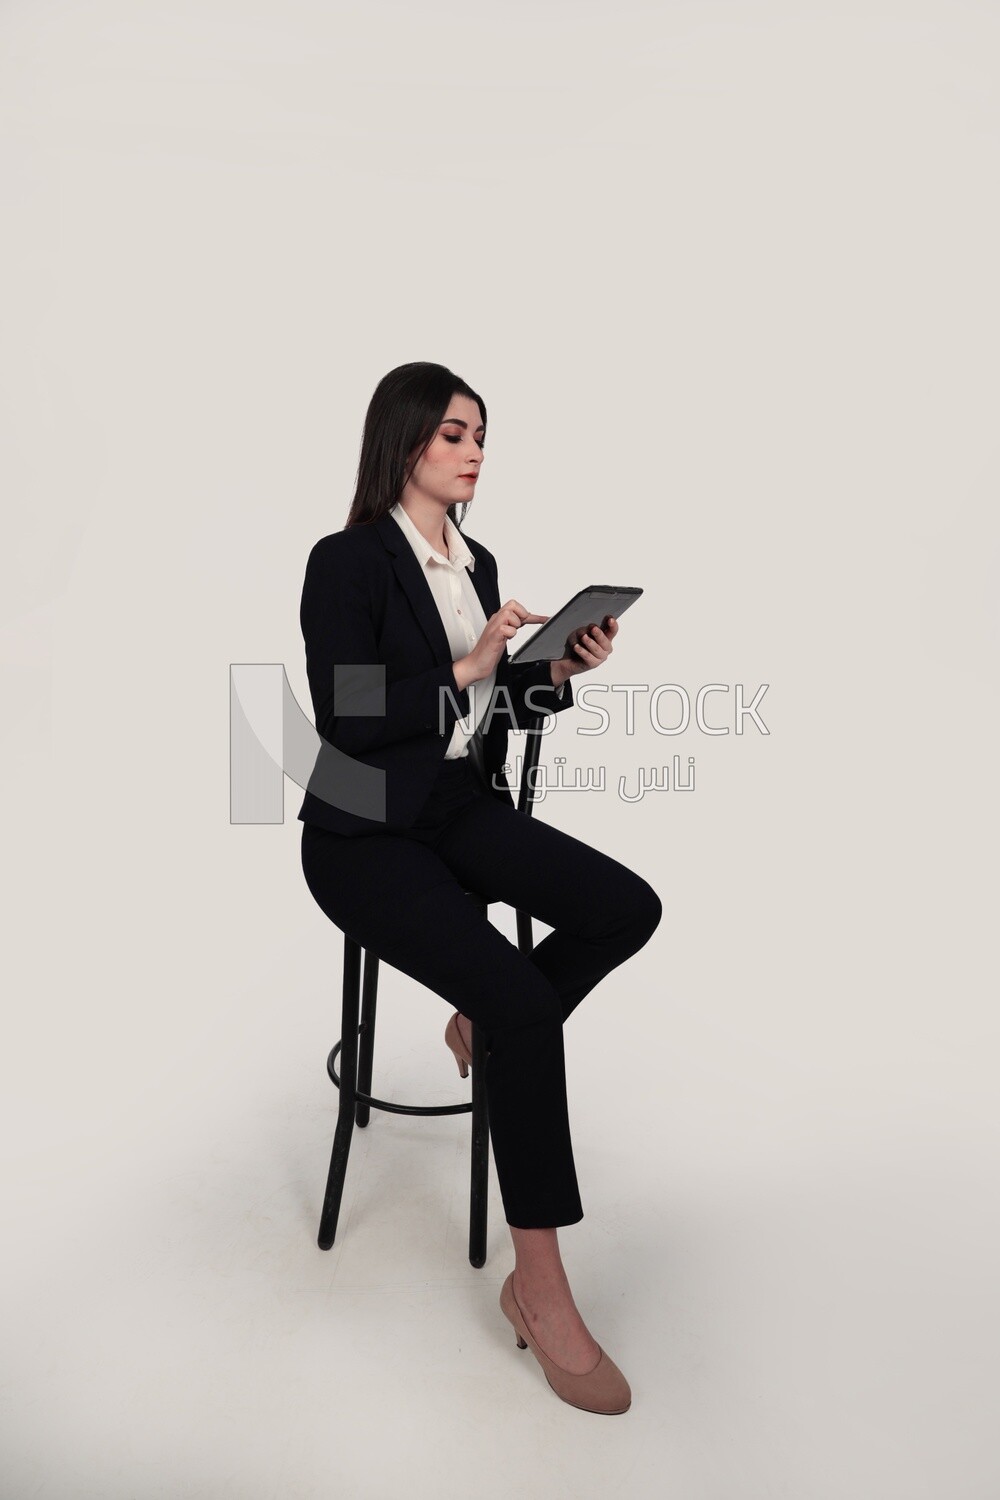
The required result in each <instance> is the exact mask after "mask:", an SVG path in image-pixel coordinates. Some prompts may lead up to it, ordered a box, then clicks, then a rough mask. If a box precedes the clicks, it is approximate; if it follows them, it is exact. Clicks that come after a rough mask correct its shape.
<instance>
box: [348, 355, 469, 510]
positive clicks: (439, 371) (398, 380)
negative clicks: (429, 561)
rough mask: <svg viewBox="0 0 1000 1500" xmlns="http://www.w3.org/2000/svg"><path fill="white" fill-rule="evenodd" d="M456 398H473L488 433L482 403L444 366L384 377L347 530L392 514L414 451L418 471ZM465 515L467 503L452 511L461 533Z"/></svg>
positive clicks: (421, 364)
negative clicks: (453, 397)
mask: <svg viewBox="0 0 1000 1500" xmlns="http://www.w3.org/2000/svg"><path fill="white" fill-rule="evenodd" d="M456 394H457V395H459V396H469V397H470V398H471V399H472V400H473V401H475V402H476V404H477V405H478V407H479V412H480V415H481V416H482V419H483V427H484V428H485V427H486V407H485V405H484V403H483V398H482V397H481V396H477V395H476V392H475V391H474V390H473V389H472V388H471V386H468V385H466V383H465V381H464V380H463V379H462V378H461V376H459V375H455V374H453V373H452V371H451V370H449V369H447V368H446V367H445V366H444V365H432V364H428V363H427V361H426V360H418V361H416V362H415V363H414V364H409V365H398V366H397V367H396V369H395V370H390V371H389V373H388V375H383V377H382V379H381V380H380V381H379V383H378V385H377V386H376V387H375V394H374V395H373V396H372V399H371V401H370V402H369V403H368V411H367V414H366V416H365V430H364V434H363V436H362V438H361V458H360V460H359V461H358V477H357V483H356V485H355V489H354V499H353V500H352V501H351V508H350V511H349V512H348V516H347V521H346V522H345V529H346V527H347V526H359V525H363V524H366V523H367V524H370V523H371V522H372V521H377V520H378V519H379V517H380V516H384V515H385V513H386V512H387V511H389V510H391V509H392V507H393V506H394V505H395V504H396V501H397V500H398V499H399V497H400V495H401V494H402V492H403V486H404V485H405V484H406V481H407V480H408V479H409V477H410V474H411V473H412V472H413V468H412V466H411V467H410V468H407V460H408V459H409V456H410V454H411V453H412V452H413V450H414V448H416V449H418V452H417V453H416V454H415V456H414V460H413V464H414V465H416V463H417V462H418V460H419V459H420V458H422V457H423V455H424V452H425V451H426V449H427V447H428V445H429V443H430V441H431V439H432V438H433V436H434V434H435V433H436V432H437V430H438V428H439V427H440V425H441V423H442V422H443V421H444V414H445V412H446V411H447V410H448V407H449V405H450V404H451V398H452V396H454V395H456ZM467 510H468V504H467V503H466V502H464V501H463V502H462V503H461V504H457V503H456V504H455V505H449V507H448V514H449V516H450V517H451V519H452V520H453V521H454V523H455V525H456V526H458V527H459V528H461V524H462V521H463V520H464V519H465V512H466V511H467ZM460 516H461V519H460Z"/></svg>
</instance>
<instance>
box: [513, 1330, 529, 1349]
mask: <svg viewBox="0 0 1000 1500" xmlns="http://www.w3.org/2000/svg"><path fill="white" fill-rule="evenodd" d="M514 1337H515V1338H516V1339H517V1347H518V1348H519V1349H527V1347H528V1346H527V1344H526V1343H525V1342H524V1339H523V1338H522V1337H521V1335H520V1334H519V1333H515V1335H514Z"/></svg>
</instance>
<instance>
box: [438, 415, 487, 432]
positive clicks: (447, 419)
mask: <svg viewBox="0 0 1000 1500" xmlns="http://www.w3.org/2000/svg"><path fill="white" fill-rule="evenodd" d="M445 422H455V423H457V425H458V426H459V427H468V425H469V424H468V422H463V421H462V418H461V417H445V419H444V422H442V423H441V426H442V427H443V426H444V425H445ZM476 431H477V432H485V431H486V428H485V427H484V426H483V424H482V422H480V424H479V426H478V427H477V428H476Z"/></svg>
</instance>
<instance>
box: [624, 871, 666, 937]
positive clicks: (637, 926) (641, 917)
mask: <svg viewBox="0 0 1000 1500" xmlns="http://www.w3.org/2000/svg"><path fill="white" fill-rule="evenodd" d="M624 910H625V913H626V921H627V923H628V927H629V930H630V932H631V933H632V941H633V942H634V943H635V947H636V949H638V948H641V947H642V946H643V945H644V944H645V943H648V942H649V940H650V938H651V937H652V936H653V933H654V932H655V931H656V929H657V927H658V926H659V925H660V918H661V917H662V916H663V903H662V901H661V900H660V898H659V896H658V895H657V894H656V892H655V891H654V890H653V887H652V886H651V885H650V884H649V881H648V880H643V878H642V876H641V875H635V874H633V875H632V878H631V880H630V881H629V883H628V887H627V889H626V891H625V892H624Z"/></svg>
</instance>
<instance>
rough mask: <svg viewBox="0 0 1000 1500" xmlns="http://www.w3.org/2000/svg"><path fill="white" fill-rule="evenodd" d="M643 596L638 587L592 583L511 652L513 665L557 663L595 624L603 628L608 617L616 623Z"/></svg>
mask: <svg viewBox="0 0 1000 1500" xmlns="http://www.w3.org/2000/svg"><path fill="white" fill-rule="evenodd" d="M641 593H642V589H637V588H616V587H614V586H612V585H611V584H609V583H592V584H591V585H590V587H589V588H585V589H581V590H580V592H579V593H578V594H574V595H573V598H572V599H571V600H570V601H569V603H568V604H564V605H563V607H562V609H561V610H560V611H559V613H558V614H555V615H553V616H552V618H551V619H550V620H546V622H545V624H544V625H540V626H539V628H538V629H537V630H536V631H535V633H534V635H533V636H532V637H531V639H530V640H529V641H525V643H524V645H523V646H518V648H517V650H516V651H514V652H512V653H511V657H510V659H511V661H512V662H518V663H521V662H532V661H557V660H558V659H559V657H561V656H566V655H568V654H569V652H570V651H571V650H572V647H573V645H574V644H575V642H576V641H578V640H579V638H580V636H581V635H583V633H584V631H586V630H589V629H590V628H591V627H592V626H594V625H600V626H603V625H604V622H605V620H606V619H607V617H608V615H612V616H613V617H614V618H615V619H616V620H617V619H618V617H619V615H623V614H624V613H625V611H626V610H627V609H628V607H629V605H631V604H634V603H635V601H636V600H637V599H638V597H639V595H640V594H641Z"/></svg>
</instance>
